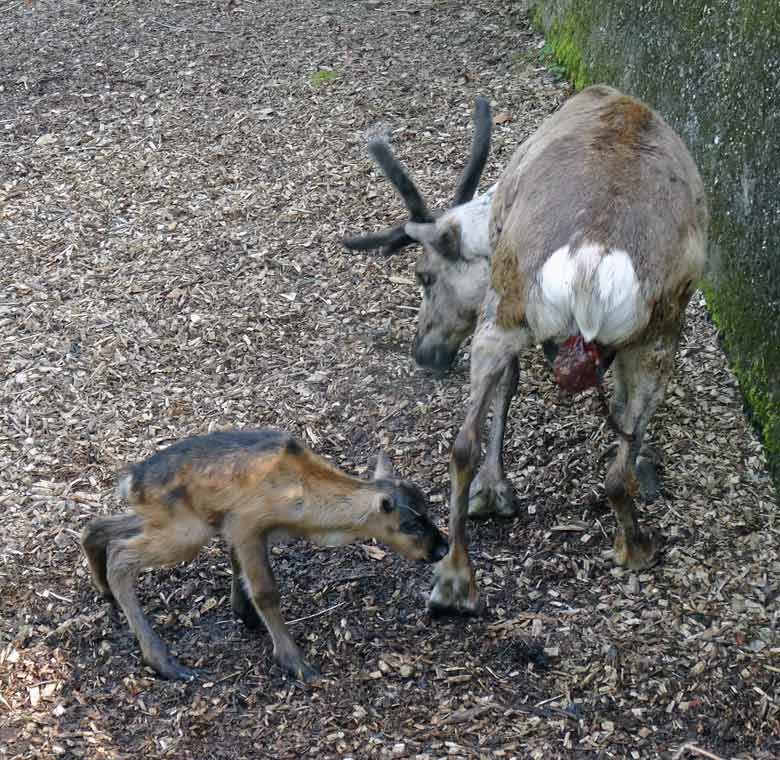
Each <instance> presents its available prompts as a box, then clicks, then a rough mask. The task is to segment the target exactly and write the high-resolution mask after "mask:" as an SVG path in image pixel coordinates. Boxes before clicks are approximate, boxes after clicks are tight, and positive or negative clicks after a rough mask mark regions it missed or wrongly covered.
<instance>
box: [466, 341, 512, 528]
mask: <svg viewBox="0 0 780 760" xmlns="http://www.w3.org/2000/svg"><path fill="white" fill-rule="evenodd" d="M519 377H520V370H519V366H518V361H517V357H516V356H515V357H512V360H511V361H510V363H509V366H508V367H507V368H506V369H505V370H504V374H503V375H502V377H501V381H500V382H499V384H498V388H497V389H496V394H495V400H494V401H493V420H492V421H491V423H490V433H489V435H488V442H487V449H486V451H485V461H484V463H483V465H482V467H481V468H480V469H479V472H478V473H477V477H476V478H474V481H473V482H472V484H471V490H470V497H469V517H485V516H487V515H490V514H494V513H495V514H498V515H501V516H502V517H513V516H514V514H515V512H516V505H515V494H514V489H513V488H512V484H511V483H510V482H509V481H508V480H507V478H506V475H505V473H504V458H503V447H504V431H505V430H506V417H507V414H508V413H509V405H510V404H511V403H512V398H513V397H514V395H515V393H516V392H517V381H518V379H519Z"/></svg>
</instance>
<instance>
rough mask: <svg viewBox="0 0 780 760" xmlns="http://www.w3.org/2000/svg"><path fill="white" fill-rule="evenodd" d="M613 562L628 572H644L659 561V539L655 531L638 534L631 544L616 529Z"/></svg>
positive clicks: (622, 533)
mask: <svg viewBox="0 0 780 760" xmlns="http://www.w3.org/2000/svg"><path fill="white" fill-rule="evenodd" d="M614 549H615V561H616V562H617V563H618V564H619V565H623V567H627V568H628V569H629V570H646V569H647V568H649V567H652V566H653V565H655V564H657V563H658V560H659V559H660V549H661V537H660V535H659V533H658V532H657V531H655V530H648V531H647V532H646V533H640V534H639V535H638V536H637V537H636V538H635V539H634V541H632V542H629V541H628V540H627V539H626V534H625V533H624V532H623V531H622V530H620V529H618V532H617V534H616V535H615V544H614Z"/></svg>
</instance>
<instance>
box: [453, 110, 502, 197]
mask: <svg viewBox="0 0 780 760" xmlns="http://www.w3.org/2000/svg"><path fill="white" fill-rule="evenodd" d="M492 130H493V118H492V117H491V115H490V103H488V101H487V99H486V98H483V97H482V96H480V97H478V98H477V102H476V104H475V105H474V139H473V140H472V141H471V156H470V157H469V162H468V164H466V168H465V169H464V170H463V176H462V177H461V178H460V184H459V185H458V192H457V193H455V199H454V200H453V202H452V205H453V206H460V204H461V203H467V202H468V201H470V200H471V199H472V198H473V197H474V193H475V192H476V191H477V185H478V184H479V178H480V177H481V176H482V170H483V169H484V168H485V162H486V161H487V157H488V154H489V153H490V134H491V132H492Z"/></svg>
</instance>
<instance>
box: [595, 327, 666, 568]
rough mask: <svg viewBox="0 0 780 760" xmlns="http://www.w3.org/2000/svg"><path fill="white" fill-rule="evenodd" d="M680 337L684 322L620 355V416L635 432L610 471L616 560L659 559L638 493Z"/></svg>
mask: <svg viewBox="0 0 780 760" xmlns="http://www.w3.org/2000/svg"><path fill="white" fill-rule="evenodd" d="M678 338H679V327H674V328H670V329H669V331H668V332H665V333H661V334H659V335H655V336H653V337H652V339H651V340H649V341H647V342H645V343H642V344H640V345H638V346H631V347H630V348H627V349H623V350H622V351H621V352H620V353H619V354H618V356H617V358H616V363H617V364H618V366H617V372H618V374H619V376H620V382H621V383H622V384H623V385H624V386H625V406H624V408H623V410H622V413H621V414H619V416H618V418H617V421H618V424H619V425H620V427H621V428H622V429H623V431H624V432H625V433H627V434H630V435H631V437H630V439H629V438H623V439H622V440H621V441H620V443H619V444H618V451H617V456H616V457H615V460H614V461H613V462H612V464H611V465H610V467H609V469H608V470H607V478H606V492H607V498H608V499H609V503H610V506H611V507H612V510H613V512H614V513H615V518H616V520H617V532H616V534H615V559H616V561H617V562H618V563H619V564H621V565H625V566H626V567H629V568H631V569H634V570H639V569H642V568H646V567H649V566H651V565H653V564H654V563H655V561H656V560H657V554H658V548H659V543H660V542H659V540H658V537H657V535H656V534H655V533H654V532H643V531H642V530H641V528H640V527H639V521H638V519H637V514H636V507H635V504H634V495H635V494H636V491H637V486H638V477H637V465H638V459H639V457H640V452H641V449H642V441H643V438H644V435H645V431H646V430H647V424H648V422H649V421H650V418H651V417H652V416H653V413H654V412H655V410H656V409H657V408H658V405H659V404H660V403H661V401H662V400H663V398H664V395H665V393H666V386H667V384H668V382H669V379H670V377H671V376H672V372H673V371H674V354H675V351H676V348H677V341H678ZM641 461H642V460H641V459H639V462H640V463H641Z"/></svg>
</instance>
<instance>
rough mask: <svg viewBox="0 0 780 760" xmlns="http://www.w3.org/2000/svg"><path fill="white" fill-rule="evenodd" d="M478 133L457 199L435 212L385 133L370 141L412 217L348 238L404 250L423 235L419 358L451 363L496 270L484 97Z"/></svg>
mask: <svg viewBox="0 0 780 760" xmlns="http://www.w3.org/2000/svg"><path fill="white" fill-rule="evenodd" d="M474 122H475V131H474V140H473V143H472V147H471V156H470V158H469V162H468V164H467V165H466V168H465V169H464V171H463V176H462V177H461V180H460V183H459V185H458V190H457V192H456V194H455V198H454V200H453V203H452V206H450V208H449V209H447V210H446V211H444V212H441V213H432V212H431V211H429V210H428V207H427V206H426V204H425V201H424V200H423V198H422V196H421V195H420V193H419V191H418V190H417V188H416V187H415V185H414V182H413V181H412V180H411V178H410V177H409V175H408V173H407V172H406V170H405V169H404V167H403V166H402V165H401V163H400V162H399V161H398V159H396V157H395V156H394V155H393V153H392V151H391V150H390V146H389V145H388V144H387V143H386V142H385V141H384V140H381V139H374V140H372V141H371V142H370V143H369V145H368V150H369V152H370V153H371V156H372V157H373V158H374V160H375V161H376V162H377V164H378V165H379V167H380V168H381V169H382V171H383V172H384V174H385V175H386V176H387V178H388V179H389V180H390V182H391V183H392V184H393V186H394V187H395V188H396V190H398V192H399V194H400V195H401V198H402V199H403V201H404V204H405V205H406V208H407V210H408V212H409V216H410V221H408V222H406V223H401V224H398V225H396V226H395V227H393V228H391V229H389V230H387V231H385V232H380V233H377V234H375V235H367V236H364V237H357V238H352V239H350V240H345V241H344V245H345V246H346V247H347V248H350V249H352V250H371V249H382V251H383V253H384V254H385V255H389V254H393V253H396V252H397V251H399V250H401V248H403V247H405V246H407V245H410V244H411V243H415V242H418V243H422V246H423V253H422V255H421V256H420V257H419V258H418V260H417V264H416V266H415V274H416V277H417V281H418V282H419V284H420V286H421V287H422V292H423V300H422V305H421V306H420V314H419V319H418V322H417V335H416V336H415V339H414V356H415V359H416V361H417V363H418V364H420V365H421V366H423V367H430V368H432V369H437V370H446V369H449V367H450V366H451V365H452V363H453V362H454V361H455V356H456V355H457V352H458V347H459V346H460V344H461V343H462V342H463V341H464V340H465V339H466V338H467V337H468V336H469V335H470V334H471V333H472V332H473V330H474V326H475V325H476V322H477V316H478V314H479V308H480V305H481V304H482V300H483V298H484V296H485V291H486V289H487V285H488V280H489V275H490V239H489V234H488V227H489V222H490V204H491V201H492V198H493V193H494V191H495V187H492V188H490V190H488V191H487V192H486V193H485V194H484V195H482V196H479V197H478V198H476V199H474V193H475V191H476V189H477V185H478V183H479V178H480V175H481V174H482V169H483V168H484V166H485V161H486V160H487V156H488V152H489V151H490V132H491V127H492V119H491V115H490V106H489V104H488V102H487V100H485V99H484V98H478V99H477V104H476V108H475V111H474Z"/></svg>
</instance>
